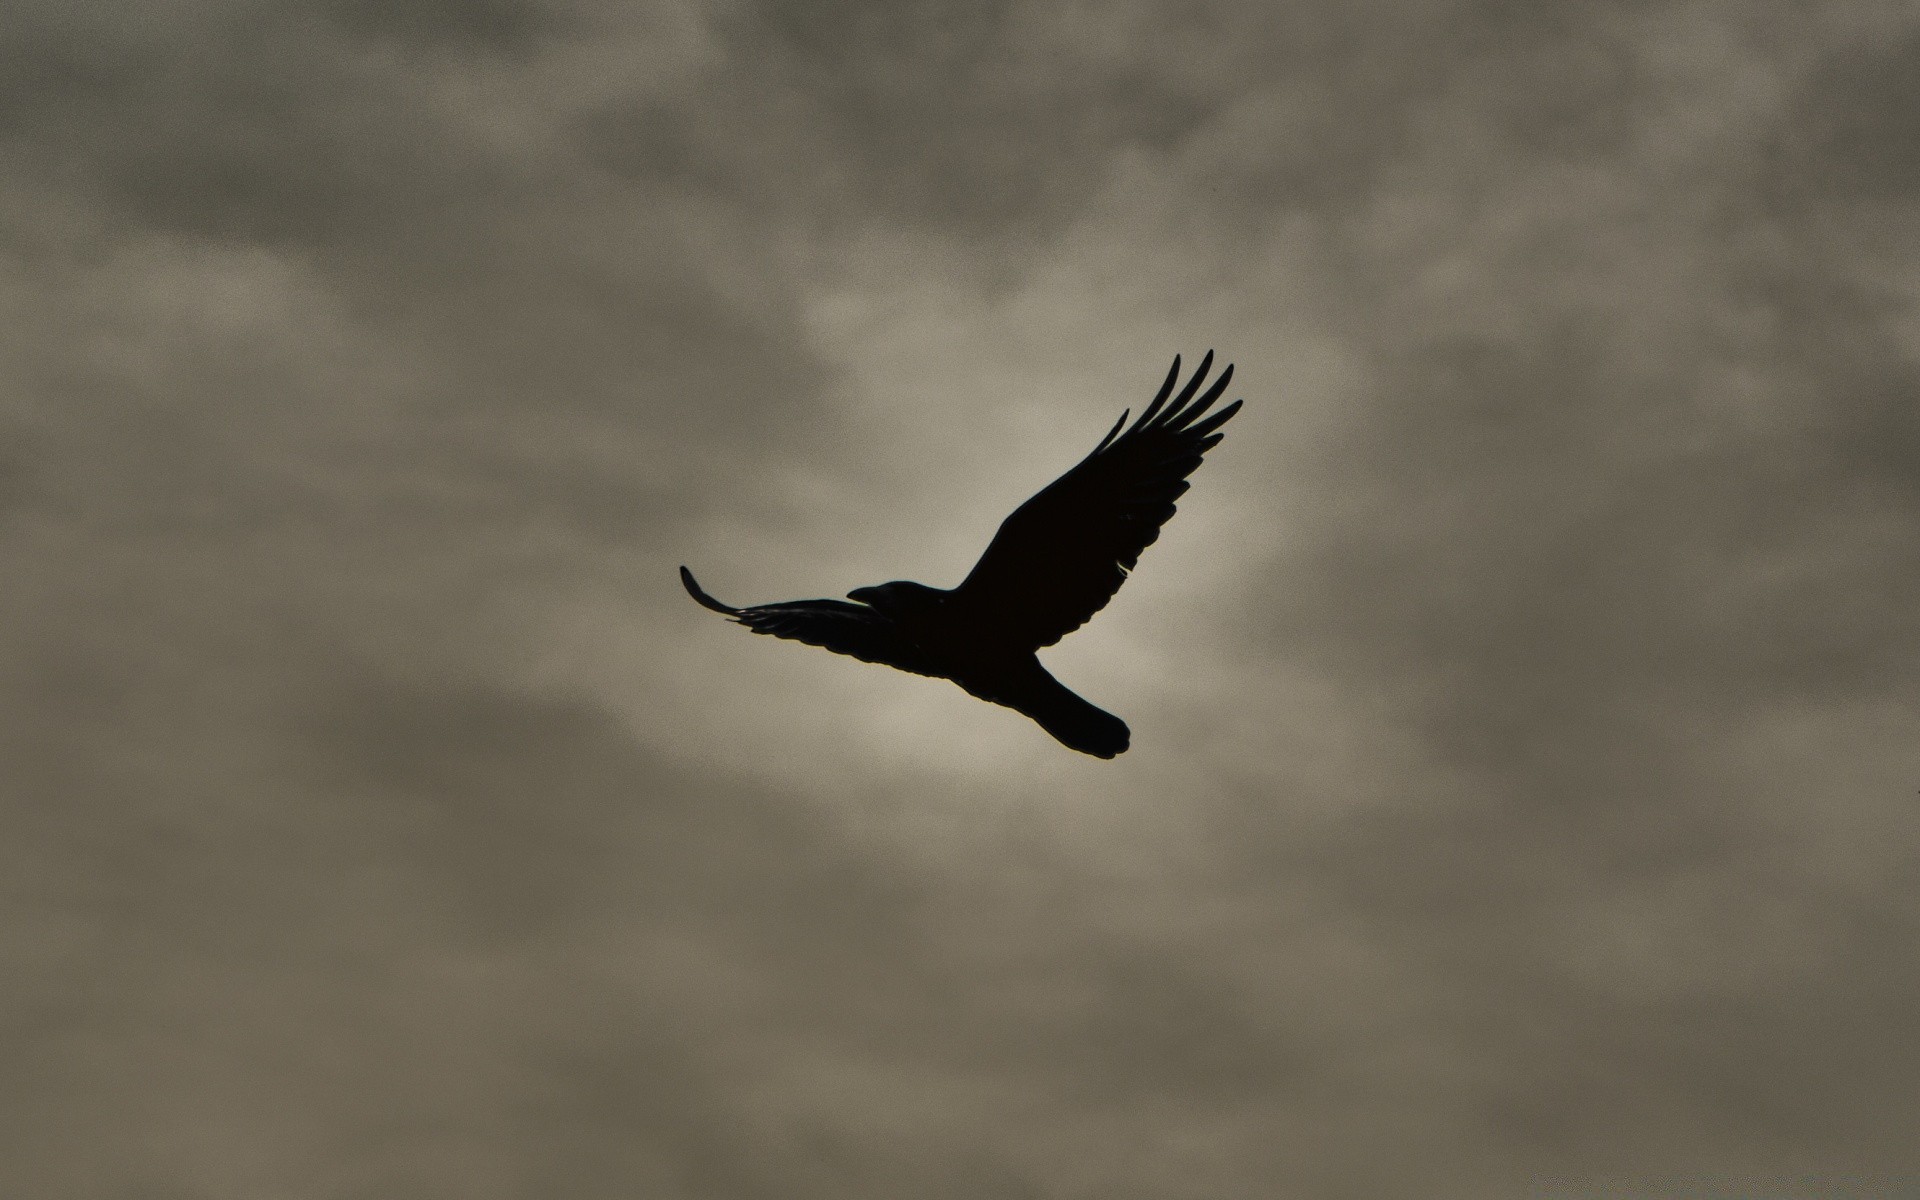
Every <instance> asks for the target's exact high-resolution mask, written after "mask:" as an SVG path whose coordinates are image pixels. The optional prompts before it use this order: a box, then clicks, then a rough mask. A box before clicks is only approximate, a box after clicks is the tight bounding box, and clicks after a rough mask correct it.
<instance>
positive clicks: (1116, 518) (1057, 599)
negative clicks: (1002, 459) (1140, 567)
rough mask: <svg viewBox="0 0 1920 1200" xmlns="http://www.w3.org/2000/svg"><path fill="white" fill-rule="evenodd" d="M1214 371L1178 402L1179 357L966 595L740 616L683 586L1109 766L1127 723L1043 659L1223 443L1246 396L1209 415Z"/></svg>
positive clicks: (1216, 389) (1222, 386)
mask: <svg viewBox="0 0 1920 1200" xmlns="http://www.w3.org/2000/svg"><path fill="white" fill-rule="evenodd" d="M1212 366H1213V351H1211V350H1209V351H1207V353H1206V357H1204V358H1202V359H1201V360H1200V365H1199V367H1198V368H1197V369H1196V370H1195V371H1194V373H1193V375H1192V377H1191V378H1189V379H1188V380H1187V383H1186V386H1185V387H1183V388H1182V389H1181V390H1180V394H1179V395H1178V396H1173V387H1174V384H1175V383H1176V382H1178V381H1179V377H1180V357H1179V355H1175V356H1174V359H1173V366H1172V368H1171V369H1170V370H1169V371H1168V372H1167V378H1166V382H1164V383H1162V384H1161V385H1160V391H1159V393H1158V394H1157V395H1155V396H1154V398H1153V402H1152V403H1151V404H1149V405H1147V407H1146V409H1145V410H1143V411H1142V412H1141V414H1140V417H1139V419H1138V420H1136V421H1134V422H1133V424H1132V425H1130V426H1129V425H1127V418H1128V417H1129V416H1131V415H1132V410H1131V409H1128V410H1125V411H1123V412H1122V413H1121V414H1120V419H1119V420H1118V421H1116V422H1115V423H1114V426H1113V428H1112V429H1111V430H1109V431H1108V432H1107V436H1106V437H1104V438H1102V439H1100V443H1099V445H1097V446H1095V447H1094V448H1093V451H1092V453H1090V454H1088V455H1087V456H1086V457H1085V458H1083V459H1081V460H1080V462H1079V463H1078V464H1076V465H1075V466H1074V467H1072V468H1071V469H1070V470H1068V471H1067V472H1066V474H1064V475H1062V476H1060V478H1058V479H1056V480H1054V481H1053V482H1052V483H1050V484H1048V485H1047V486H1046V487H1044V488H1042V489H1041V490H1040V491H1039V492H1037V493H1035V494H1034V495H1033V496H1032V497H1031V498H1030V499H1029V500H1027V502H1026V503H1024V504H1022V505H1021V506H1020V507H1019V508H1017V509H1015V510H1014V511H1013V513H1012V514H1011V515H1010V516H1008V517H1007V519H1006V520H1005V521H1003V522H1001V524H1000V528H999V530H998V531H997V532H996V533H995V534H994V536H993V540H992V541H991V542H990V543H989V544H988V546H987V549H986V552H985V553H983V554H982V555H981V556H980V558H979V561H977V562H976V563H975V564H974V566H973V570H972V571H971V572H969V573H968V575H967V577H966V578H965V579H964V580H962V581H961V583H960V585H959V586H958V587H954V588H944V589H943V588H934V587H928V586H927V585H925V584H921V583H913V582H910V581H907V580H894V581H892V582H889V583H881V584H875V585H873V586H870V587H859V588H855V589H853V590H852V591H850V592H848V593H847V598H846V599H845V600H826V599H822V600H789V601H785V602H783V603H775V604H758V605H753V606H750V607H746V608H735V607H733V606H732V605H728V604H722V603H721V602H720V601H718V600H716V599H714V598H713V597H712V596H710V595H708V594H707V593H706V592H705V591H703V590H702V589H701V587H700V584H699V583H698V581H696V580H695V579H694V577H693V572H691V571H689V570H688V569H687V568H686V567H685V566H682V567H681V568H680V582H681V583H682V584H683V585H685V587H686V589H687V593H688V594H689V595H691V596H692V597H693V598H694V599H695V600H696V601H698V602H699V603H700V604H702V605H704V606H705V607H707V608H710V609H712V610H713V611H714V612H717V613H721V614H723V615H725V616H727V617H730V618H732V620H733V621H734V622H736V623H737V624H740V625H744V626H746V627H747V628H748V629H750V630H752V631H753V632H754V633H760V634H767V635H770V636H772V637H777V638H788V639H791V640H793V641H797V642H804V643H806V644H808V645H811V646H821V647H824V648H826V649H828V650H832V651H834V652H836V653H839V654H845V655H850V656H852V657H853V658H857V659H861V660H863V661H865V662H870V663H881V664H884V665H886V666H889V667H894V668H897V669H898V670H902V671H908V672H911V673H913V674H915V675H926V676H931V677H933V678H937V679H948V680H951V681H953V682H954V683H957V684H959V685H960V686H961V687H962V688H964V689H965V690H966V691H967V692H968V693H969V694H971V695H974V696H977V697H979V698H980V699H982V700H986V701H989V702H991V703H993V704H998V705H1003V706H1005V707H1007V708H1011V709H1013V710H1014V711H1015V712H1018V713H1021V714H1024V715H1025V716H1027V717H1030V718H1032V719H1033V720H1034V721H1035V722H1037V723H1038V724H1039V725H1040V727H1041V728H1042V729H1044V730H1046V731H1047V732H1048V733H1050V734H1052V735H1053V737H1054V738H1055V739H1057V740H1058V741H1059V742H1060V743H1061V744H1062V745H1065V746H1067V747H1069V748H1070V749H1073V750H1077V751H1080V752H1081V753H1083V754H1090V755H1093V756H1094V757H1096V758H1103V759H1111V758H1114V757H1116V756H1118V755H1120V754H1122V753H1124V752H1125V751H1126V749H1127V747H1128V745H1129V743H1130V742H1131V740H1132V734H1131V731H1130V730H1129V729H1128V728H1127V724H1126V722H1125V721H1122V720H1121V719H1120V718H1119V717H1116V716H1114V715H1113V714H1112V713H1109V712H1107V711H1105V710H1103V709H1100V708H1097V707H1095V706H1094V705H1093V704H1091V703H1089V702H1088V701H1086V700H1085V699H1082V698H1081V697H1080V696H1079V695H1077V694H1075V693H1074V692H1072V691H1071V690H1069V689H1068V688H1067V687H1066V685H1064V684H1062V683H1061V682H1060V681H1059V680H1057V679H1055V678H1054V677H1053V676H1052V675H1051V674H1049V673H1048V672H1047V669H1046V668H1045V667H1043V666H1042V665H1041V664H1040V660H1039V657H1038V655H1037V654H1036V652H1037V651H1039V650H1041V649H1043V648H1045V647H1047V646H1051V645H1053V644H1055V643H1056V642H1058V641H1059V640H1060V639H1061V638H1063V637H1065V636H1066V635H1067V634H1069V633H1072V632H1073V631H1074V630H1076V629H1078V628H1080V627H1081V626H1082V625H1085V624H1086V623H1087V622H1088V621H1089V620H1091V619H1092V617H1093V615H1094V614H1095V613H1097V612H1099V611H1100V610H1101V609H1102V608H1105V607H1106V605H1107V602H1108V601H1109V600H1111V599H1112V598H1113V596H1114V593H1115V592H1117V591H1118V590H1119V588H1120V585H1121V584H1122V583H1124V582H1125V581H1126V578H1127V575H1128V574H1129V573H1130V572H1131V571H1132V570H1133V569H1134V568H1135V566H1136V565H1137V564H1138V563H1139V560H1140V553H1141V551H1143V550H1145V549H1146V548H1147V547H1148V546H1151V545H1152V544H1153V543H1154V542H1155V541H1156V540H1157V539H1158V538H1159V536H1160V528H1161V526H1163V525H1165V524H1166V523H1167V520H1168V519H1169V518H1171V517H1172V516H1173V514H1174V501H1175V500H1177V499H1179V497H1180V496H1181V495H1183V494H1184V493H1185V492H1186V491H1187V489H1188V488H1189V487H1190V486H1191V484H1190V483H1189V482H1188V480H1187V476H1189V475H1191V474H1192V473H1193V472H1194V470H1195V468H1197V467H1198V466H1199V465H1200V461H1201V457H1202V456H1203V455H1205V454H1206V452H1207V451H1208V450H1209V449H1211V448H1212V447H1213V446H1214V445H1215V444H1216V443H1218V442H1219V441H1220V440H1221V438H1222V437H1224V436H1225V435H1224V434H1221V433H1220V432H1218V431H1219V429H1220V427H1221V426H1222V425H1224V424H1226V423H1227V421H1228V420H1229V419H1231V418H1232V417H1233V415H1234V414H1235V413H1237V412H1238V411H1240V405H1241V404H1242V401H1240V400H1235V401H1234V402H1233V403H1232V404H1229V405H1227V406H1226V407H1224V408H1222V409H1220V410H1219V411H1217V412H1214V413H1212V415H1211V416H1209V415H1207V414H1208V411H1209V410H1210V409H1211V408H1212V407H1213V404H1214V402H1215V401H1216V400H1218V399H1219V398H1220V396H1221V394H1222V393H1223V392H1225V391H1226V389H1227V385H1228V383H1229V382H1231V381H1232V379H1233V364H1231V363H1229V364H1227V366H1226V368H1225V369H1224V370H1222V371H1221V372H1220V374H1219V376H1218V377H1217V378H1215V379H1214V381H1213V383H1212V385H1211V386H1209V387H1208V388H1207V390H1206V391H1205V393H1203V394H1202V393H1200V385H1201V384H1202V383H1203V382H1204V381H1205V379H1206V376H1207V373H1208V372H1209V370H1210V369H1211V368H1212ZM1196 395H1197V397H1198V398H1196ZM1169 396H1173V398H1172V400H1171V401H1169V400H1168V397H1169ZM1123 427H1124V432H1123Z"/></svg>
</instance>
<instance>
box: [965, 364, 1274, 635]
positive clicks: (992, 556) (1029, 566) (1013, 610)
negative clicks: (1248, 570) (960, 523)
mask: <svg viewBox="0 0 1920 1200" xmlns="http://www.w3.org/2000/svg"><path fill="white" fill-rule="evenodd" d="M1212 365H1213V351H1211V350H1209V351H1207V355H1206V357H1205V358H1203V359H1201V360H1200V367H1199V369H1198V370H1196V371H1195V372H1194V373H1193V378H1192V379H1189V380H1188V381H1187V386H1186V387H1185V388H1183V389H1181V392H1180V394H1179V396H1178V397H1176V398H1175V399H1174V400H1173V402H1172V403H1171V404H1169V403H1168V402H1167V397H1168V396H1169V395H1171V394H1172V392H1173V385H1174V383H1175V382H1176V381H1177V380H1178V379H1179V376H1180V359H1179V357H1178V356H1177V355H1176V356H1175V357H1174V360H1173V369H1172V370H1170V371H1168V372H1167V381H1166V382H1165V383H1163V384H1161V385H1160V393H1159V395H1157V396H1155V397H1154V398H1153V403H1152V404H1150V405H1148V406H1147V410H1146V411H1145V412H1143V413H1141V414H1140V419H1139V420H1137V421H1135V422H1134V423H1133V424H1132V426H1130V427H1129V428H1128V429H1127V430H1126V432H1125V433H1122V432H1121V431H1120V429H1121V426H1122V425H1125V424H1126V422H1127V414H1125V413H1122V414H1121V416H1120V420H1119V422H1118V423H1116V424H1115V425H1114V427H1113V429H1112V430H1111V431H1109V432H1108V434H1107V436H1106V437H1105V438H1103V439H1102V440H1101V442H1100V444H1099V445H1098V446H1095V447H1094V449H1093V453H1092V454H1089V455H1087V457H1086V458H1084V459H1082V460H1081V461H1080V464H1079V465H1078V466H1076V467H1074V468H1073V469H1072V470H1071V471H1068V472H1067V473H1066V474H1065V475H1062V476H1061V477H1060V478H1058V479H1056V480H1054V481H1053V482H1052V483H1051V484H1049V485H1047V487H1046V488H1044V489H1043V490H1041V491H1040V493H1039V494H1038V495H1036V496H1034V497H1033V498H1032V499H1031V500H1028V501H1027V502H1026V503H1025V504H1022V505H1021V506H1020V507H1019V508H1017V509H1015V510H1014V512H1013V515H1012V516H1010V517H1008V518H1007V519H1006V520H1005V521H1004V522H1002V523H1001V525H1000V531H999V532H998V533H996V534H995V535H994V537H993V541H992V543H991V544H990V545H988V546H987V552H986V553H985V554H983V555H981V556H980V561H979V562H978V563H976V564H974V568H973V571H972V573H971V574H969V575H968V576H967V578H966V579H965V580H964V581H963V582H962V583H961V584H960V586H959V587H958V588H956V589H955V590H954V592H953V597H952V601H951V603H952V604H953V605H955V606H957V607H960V608H961V609H962V611H964V612H965V613H966V614H967V617H968V619H969V620H971V621H973V622H977V623H978V625H979V627H982V628H990V629H992V630H993V631H994V633H995V635H996V636H1004V637H1005V638H1007V639H1009V640H1010V641H1012V642H1013V643H1015V644H1017V645H1019V646H1021V647H1023V648H1032V649H1038V648H1040V647H1041V646H1051V645H1052V644H1053V643H1055V642H1057V641H1059V640H1060V639H1061V638H1063V637H1065V636H1066V635H1067V634H1069V633H1072V632H1073V631H1074V630H1076V629H1078V628H1080V626H1082V625H1084V624H1086V623H1087V621H1088V620H1090V619H1091V618H1092V617H1093V614H1095V613H1097V612H1099V611H1100V610H1101V609H1102V608H1105V607H1106V604H1107V601H1108V600H1111V599H1112V598H1113V594H1114V593H1115V592H1117V591H1119V590H1120V585H1121V584H1122V583H1124V582H1125V581H1126V578H1127V572H1128V571H1131V570H1132V569H1133V568H1134V565H1135V564H1136V563H1138V562H1139V560H1140V552H1141V551H1142V550H1145V549H1146V548H1147V547H1148V546H1151V545H1153V543H1154V541H1155V539H1157V538H1158V537H1159V536H1160V527H1161V526H1162V525H1164V524H1166V522H1167V518H1169V517H1171V516H1173V512H1174V503H1173V502H1174V501H1175V500H1177V499H1179V497H1180V495H1181V494H1182V493H1183V492H1185V491H1186V490H1187V488H1188V487H1189V486H1190V485H1189V484H1188V483H1187V476H1188V475H1191V474H1192V473H1193V470H1194V468H1195V467H1198V466H1199V465H1200V458H1201V456H1202V455H1204V454H1205V453H1206V452H1207V450H1208V448H1209V447H1211V446H1212V445H1213V444H1214V443H1215V442H1218V441H1219V440H1220V438H1221V436H1222V435H1221V434H1219V433H1216V432H1215V430H1217V429H1219V428H1220V426H1221V425H1223V424H1225V423H1226V421H1227V419H1228V418H1229V417H1231V416H1233V414H1234V413H1236V412H1238V411H1239V410H1240V401H1238V400H1235V401H1234V402H1233V403H1232V404H1229V405H1228V406H1227V407H1225V408H1223V409H1221V410H1220V411H1219V412H1217V413H1214V414H1213V415H1212V416H1210V417H1206V419H1205V420H1202V419H1201V418H1202V417H1203V416H1205V414H1206V412H1207V410H1208V409H1209V408H1211V407H1213V402H1214V401H1215V400H1218V399H1219V398H1220V394H1221V393H1222V392H1224V391H1225V390H1226V388H1227V383H1228V381H1229V380H1231V379H1232V378H1233V366H1232V365H1231V364H1229V365H1228V366H1227V368H1226V370H1224V371H1222V372H1220V377H1219V378H1218V379H1216V380H1214V381H1213V386H1211V387H1209V388H1208V389H1207V391H1206V394H1205V395H1202V396H1200V398H1199V399H1197V400H1196V399H1194V393H1196V392H1198V391H1199V390H1200V384H1201V382H1202V381H1203V380H1204V379H1205V378H1206V375H1207V371H1208V369H1209V368H1211V367H1212Z"/></svg>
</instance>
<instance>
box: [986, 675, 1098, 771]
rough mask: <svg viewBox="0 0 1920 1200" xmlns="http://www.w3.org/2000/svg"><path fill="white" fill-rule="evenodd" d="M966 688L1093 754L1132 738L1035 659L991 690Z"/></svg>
mask: <svg viewBox="0 0 1920 1200" xmlns="http://www.w3.org/2000/svg"><path fill="white" fill-rule="evenodd" d="M962 686H965V685H964V684H962ZM967 690H968V691H972V692H974V694H975V695H977V696H980V697H981V698H982V699H984V700H991V701H993V702H994V703H995V704H1002V705H1005V706H1006V707H1008V708H1011V709H1013V710H1014V711H1015V712H1018V713H1021V714H1023V715H1025V716H1027V717H1030V718H1032V719H1033V720H1034V721H1035V722H1037V723H1038V724H1039V726H1040V728H1042V729H1044V730H1046V731H1047V732H1048V733H1050V734H1052V735H1053V736H1054V738H1055V739H1056V740H1057V741H1059V742H1060V744H1062V745H1064V746H1066V747H1068V748H1069V749H1072V750H1078V751H1079V752H1080V753H1082V754H1091V755H1093V756H1094V757H1095V758H1113V757H1114V756H1116V755H1119V754H1124V753H1125V752H1126V749H1127V746H1128V744H1129V743H1130V742H1131V740H1132V734H1131V733H1130V732H1129V730H1128V729H1127V723H1126V722H1125V721H1122V720H1121V719H1120V718H1119V717H1116V716H1114V715H1113V714H1112V713H1110V712H1107V711H1105V710H1104V709H1100V708H1096V707H1094V706H1093V705H1092V704H1089V703H1088V702H1087V701H1086V700H1084V699H1082V698H1081V697H1079V696H1078V695H1076V694H1074V692H1072V691H1071V690H1069V689H1068V688H1067V686H1066V685H1065V684H1063V683H1061V682H1060V681H1059V680H1058V679H1055V678H1054V677H1053V676H1051V675H1049V674H1047V671H1046V668H1045V667H1042V666H1041V665H1040V663H1039V660H1037V659H1036V660H1034V662H1033V665H1032V668H1031V669H1030V670H1026V671H1022V672H1021V673H1020V675H1019V677H1018V678H1017V679H1016V680H1014V681H1013V682H1012V683H1011V684H1010V685H1004V686H1001V687H997V688H994V689H992V693H991V694H987V693H986V692H984V691H974V689H973V688H970V687H969V688H967Z"/></svg>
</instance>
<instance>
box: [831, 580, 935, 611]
mask: <svg viewBox="0 0 1920 1200" xmlns="http://www.w3.org/2000/svg"><path fill="white" fill-rule="evenodd" d="M939 595H940V593H939V592H938V591H937V590H936V589H934V588H930V587H928V586H927V585H926V584H924V583H913V582H910V581H908V580H905V579H896V580H894V581H893V582H891V583H876V584H874V585H873V586H872V587H861V588H855V589H853V590H852V591H850V592H848V593H847V599H849V600H858V601H859V602H860V603H862V604H865V605H867V606H869V607H871V608H876V609H878V610H880V611H881V612H883V613H886V614H887V615H888V616H897V615H899V614H902V613H908V612H920V611H922V610H924V609H927V608H930V607H932V605H933V604H934V602H935V601H936V600H937V599H938V598H939Z"/></svg>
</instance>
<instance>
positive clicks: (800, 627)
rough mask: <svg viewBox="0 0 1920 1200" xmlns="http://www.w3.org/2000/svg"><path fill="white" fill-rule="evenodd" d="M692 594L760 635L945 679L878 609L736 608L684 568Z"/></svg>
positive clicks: (818, 605)
mask: <svg viewBox="0 0 1920 1200" xmlns="http://www.w3.org/2000/svg"><path fill="white" fill-rule="evenodd" d="M680 582H681V583H683V584H685V585H686V587H687V594H688V595H690V596H692V597H693V598H694V599H695V600H698V601H699V602H700V603H701V604H703V605H705V606H706V607H708V608H710V609H712V610H713V611H715V612H717V613H725V614H726V615H727V616H729V617H732V618H733V619H734V621H736V622H737V623H739V624H741V625H745V626H746V627H747V628H748V629H751V630H753V631H754V632H755V633H765V634H771V635H772V636H774V637H779V638H790V639H792V640H793V641H796V642H805V643H807V645H809V646H824V647H826V648H827V649H828V650H831V651H833V652H834V653H836V654H847V655H851V656H853V657H854V658H858V659H861V660H863V661H865V662H871V663H882V664H884V665H886V666H889V667H898V668H899V669H900V670H902V671H911V672H913V673H914V674H916V675H932V676H934V677H936V678H939V677H940V673H939V672H938V671H935V670H933V669H932V668H931V667H930V666H929V665H928V664H927V662H926V658H925V655H923V654H922V653H921V651H920V650H919V648H918V647H916V646H915V645H914V644H913V643H912V642H910V641H908V640H907V639H906V638H904V637H902V636H900V633H899V631H898V629H897V628H896V627H895V626H894V623H893V622H892V621H890V620H888V619H887V618H886V616H885V615H883V614H882V613H880V612H879V611H878V610H876V609H873V608H870V607H868V606H867V605H865V604H850V603H848V602H847V601H845V600H789V601H787V602H786V603H784V604H756V605H754V606H752V607H750V608H734V607H733V606H732V605H729V604H722V603H720V602H719V601H718V600H715V599H714V598H713V597H712V596H709V595H707V593H706V592H704V591H702V590H701V589H700V585H699V583H697V582H696V581H695V580H694V578H693V572H692V571H689V570H687V569H686V568H685V567H681V568H680Z"/></svg>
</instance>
